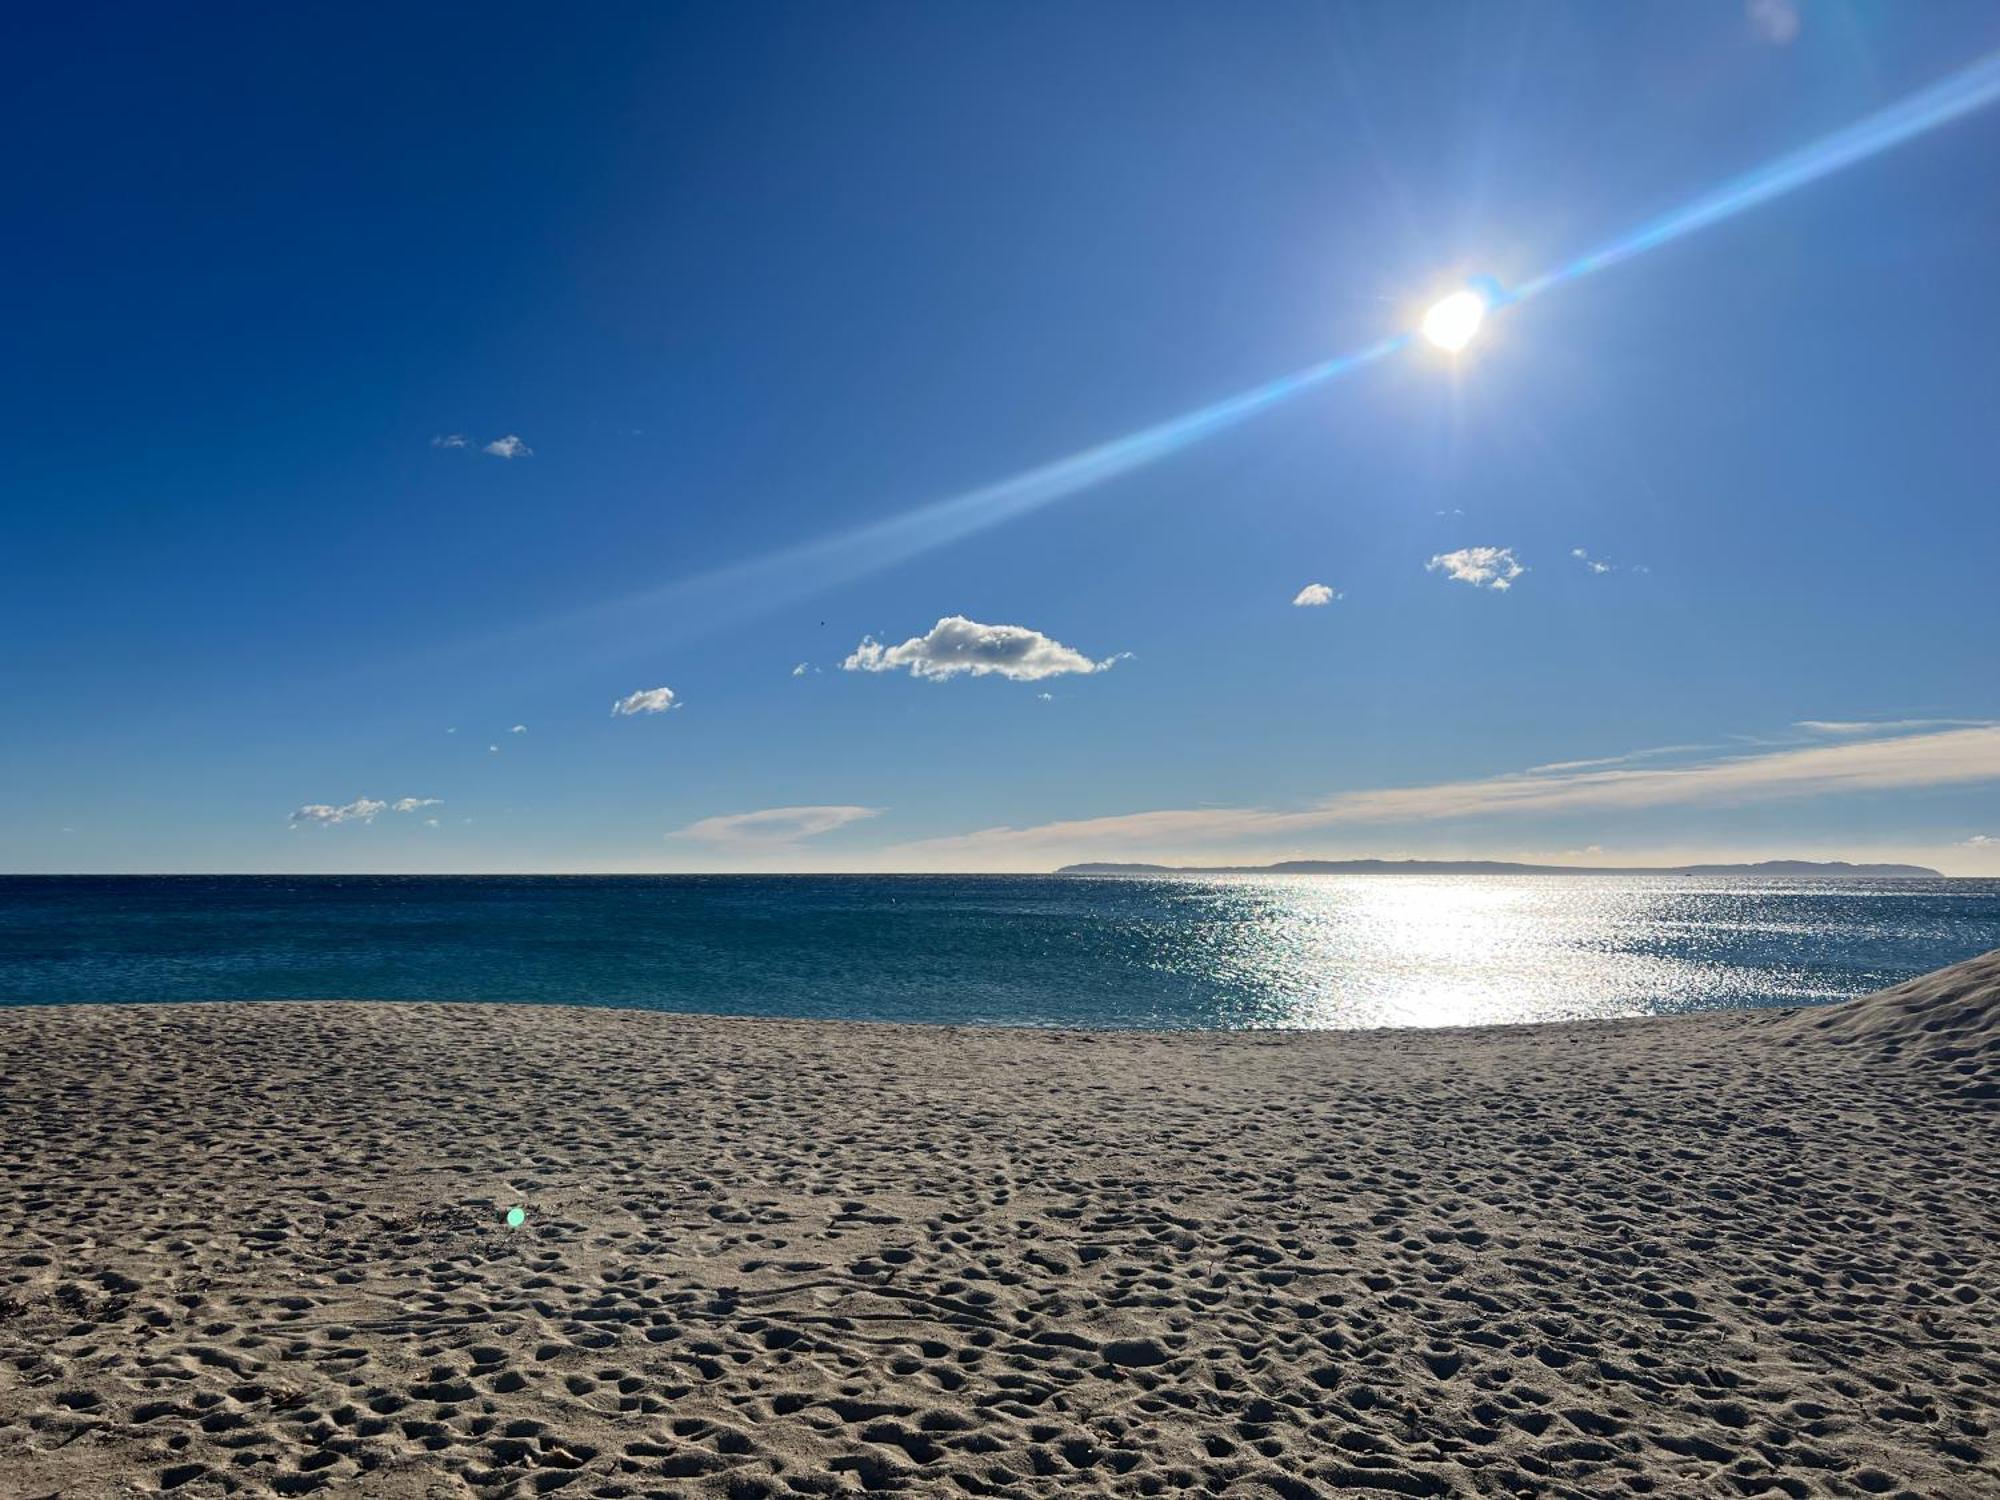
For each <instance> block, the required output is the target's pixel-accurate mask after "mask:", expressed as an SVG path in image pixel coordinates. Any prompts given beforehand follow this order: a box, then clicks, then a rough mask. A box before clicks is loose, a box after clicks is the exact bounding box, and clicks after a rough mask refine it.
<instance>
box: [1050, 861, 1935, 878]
mask: <svg viewBox="0 0 2000 1500" xmlns="http://www.w3.org/2000/svg"><path fill="white" fill-rule="evenodd" d="M1056 874H1058V875H1795V876H1803V875H1816V876H1819V877H1821V878H1825V879H1834V880H1913V879H1919V878H1922V877H1926V876H1931V877H1937V878H1942V872H1941V871H1938V870H1933V869H1931V868H1930V867H1929V866H1927V865H1851V864H1849V863H1848V862H1847V861H1846V860H1844V859H1830V860H1818V859H1765V860H1759V861H1758V862H1757V863H1755V864H1750V865H1516V864H1508V863H1507V862H1506V861H1504V860H1496V859H1288V860H1284V861H1282V862H1281V863H1278V864H1275V865H1120V864H1084V865H1064V866H1063V867H1062V868H1061V869H1060V870H1057V871H1056Z"/></svg>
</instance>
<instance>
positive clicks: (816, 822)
mask: <svg viewBox="0 0 2000 1500" xmlns="http://www.w3.org/2000/svg"><path fill="white" fill-rule="evenodd" d="M882 811H883V809H881V808H879V807H848V806H824V807H766V808H761V809H759V810H758V811H756V812H745V813H725V814H723V815H722V816H720V817H714V818H702V819H700V820H699V821H698V822H694V823H690V824H688V825H687V827H685V828H676V829H675V830H674V831H673V832H672V833H670V834H668V835H667V837H668V838H676V839H694V840H696V841H697V842H699V843H704V844H709V845H711V846H713V847H715V848H718V849H755V850H769V849H781V848H785V847H787V846H789V845H792V844H795V843H797V842H798V841H799V840H801V839H810V838H817V837H819V836H820V835H821V834H824V833H832V832H833V831H834V830H835V829H839V828H845V827H847V825H848V824H850V823H858V822H860V821H861V820H862V819H864V818H874V817H879V816H881V814H882Z"/></svg>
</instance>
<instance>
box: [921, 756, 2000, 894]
mask: <svg viewBox="0 0 2000 1500" xmlns="http://www.w3.org/2000/svg"><path fill="white" fill-rule="evenodd" d="M1638 758H1639V756H1637V755H1634V756H1630V757H1613V758H1611V759H1609V760H1607V761H1598V762H1584V763H1581V765H1579V766H1578V767H1577V768H1575V769H1556V768H1552V767H1541V768H1538V769H1537V770H1535V771H1532V772H1523V771H1515V772H1508V773H1504V774H1501V775H1494V776H1485V777H1476V778H1473V779H1470V780H1463V781H1445V782H1434V783H1430V784H1427V785H1418V786H1404V787H1383V788H1376V789H1369V790H1362V791H1351V792H1341V793H1338V794H1336V795H1333V796H1330V797H1327V798H1325V799H1323V800H1322V801H1320V802H1319V803H1318V804H1316V805H1314V806H1310V807H1306V808H1301V809H1297V810H1279V809H1271V808H1260V807H1185V808H1162V809H1158V810H1155V811H1146V812H1137V813H1120V814H1112V815H1110V816H1105V817H1096V818H1083V819H1076V820H1073V821H1069V822H1060V823H1045V824H1040V825H1036V826H1032V827H1027V828H987V829H981V830H978V831H976V832H973V833H968V834H962V835H957V836H952V837H945V838H938V839H926V840H922V841H919V842H917V843H913V844H907V845H904V846H901V848H900V849H897V850H894V851H891V852H892V853H896V854H902V855H907V856H909V857H912V858H915V859H919V860H921V861H922V862H924V863H926V864H929V863H934V862H936V861H937V860H938V859H939V858H944V859H947V860H958V859H965V860H971V861H976V862H978V863H981V864H991V865H1006V864H1017V865H1018V864H1022V863H1032V862H1034V861H1036V860H1038V859H1041V858H1044V857H1047V856H1050V855H1053V856H1055V857H1058V858H1063V857H1067V858H1083V859H1101V858H1105V857H1107V856H1108V854H1110V853H1113V852H1116V853H1119V854H1126V855H1129V854H1137V853H1140V852H1145V853H1148V854H1156V855H1161V854H1172V855H1175V856H1183V855H1185V854H1187V853H1189V852H1192V851H1195V850H1200V849H1213V848H1232V847H1233V848H1243V847H1246V846H1249V847H1267V848H1269V847H1278V848H1283V847H1289V846H1291V844H1292V843H1294V842H1295V841H1296V840H1298V839H1300V838H1301V837H1303V836H1306V835H1310V834H1316V833H1320V832H1323V831H1325V830H1327V829H1332V828H1342V827H1364V826H1366V827H1374V826H1395V825H1415V824H1427V823H1439V822H1446V821H1452V820H1459V819H1471V818H1489V817H1501V816H1513V815H1521V814H1535V815H1544V816H1548V815H1556V814H1562V813H1573V812H1581V811H1634V810H1641V809H1647V808H1663V807H1688V808H1702V809H1710V810H1713V809H1717V808H1723V807H1732V806H1739V805H1743V804H1747V803H1762V802H1772V801H1779V800H1788V799H1794V798H1803V797H1824V796H1838V795H1844V794H1851V793H1858V792H1877V791H1890V790H1896V789H1904V788H1916V787H1943V786H1964V785H1971V784H1974V783H1981V782H1994V781H2000V725H1982V726H1979V727H1976V728H1962V729H1943V730H1935V731H1930V732H1920V733H1914V734H1892V735H1882V736H1877V737H1873V738H1854V739H1844V740H1842V741H1840V742H1838V743H1834V744H1821V745H1807V746H1794V747H1791V748H1787V749H1782V750H1768V751H1763V752H1760V753H1757V754H1750V755H1732V756H1724V757H1717V758H1711V759H1708V760H1698V761H1692V762H1688V763H1685V764H1679V765H1666V766H1640V765H1627V764H1619V763H1618V762H1620V761H1625V760H1637V759H1638ZM1978 847H1985V846H1983V845H1982V846H1978Z"/></svg>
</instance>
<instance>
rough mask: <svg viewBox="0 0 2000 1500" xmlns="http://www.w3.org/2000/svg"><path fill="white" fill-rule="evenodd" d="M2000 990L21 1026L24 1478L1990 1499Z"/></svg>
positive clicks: (16, 1064)
mask: <svg viewBox="0 0 2000 1500" xmlns="http://www.w3.org/2000/svg"><path fill="white" fill-rule="evenodd" d="M1997 994H2000V954H1995V955H1989V956H1988V957H1987V958H1986V959H1984V960H1976V961H1975V962H1974V964H1972V965H1961V966H1960V967H1959V968H1958V969H1957V970H1949V971H1945V973H1944V975H1942V976H1934V977H1933V978H1932V979H1931V980H1929V981H1920V982H1919V983H1918V985H1914V986H1905V987H1903V988H1902V989H1900V990H1895V991H1889V992H1886V993H1885V994H1884V995H1882V996H1878V997H1872V998H1871V999H1868V1000H1863V1001H1856V1002H1853V1003H1852V1004H1850V1005H1847V1006H1842V1007H1837V1008H1835V1009H1832V1010H1829V1011H1825V1012H1751V1013H1740V1014H1731V1015H1709V1016H1697V1017H1688V1018H1684V1019H1673V1020H1656V1021H1642V1022H1631V1023H1615V1024H1596V1025H1589V1024H1586V1025H1576V1026H1548V1027H1536V1028H1509V1029H1500V1030H1490V1031H1481V1032H1384V1033H1374V1034H1357V1033H1334V1034H1326V1035H1297V1036H1269V1035H1264V1036H1212V1035H1209V1036H1204V1035H1166V1036H1152V1035H1135V1034H1097V1035H1091V1034H1081V1033H1023V1032H992V1031H956V1030H943V1029H924V1028H896V1027H861V1026H838V1025H818V1024H804V1023H799V1024H791V1023H779V1022H752V1021H725V1020H712V1019H689V1018H683V1017H673V1016H664V1015H651V1014H643V1013H633V1012H621V1011H591V1010H579V1009H554V1008H540V1007H509V1006H490V1007H489V1006H447V1005H407V1006H391V1005H359V1004H339V1005H317V1006H315V1005H298V1004H282V1005H281V1004H267V1005H214V1006H167V1007H144V1008H115V1007H72V1008H60V1009H57V1008H33V1007H30V1008H15V1009H6V1010H0V1494H4V1495H9V1496H13V1495H21V1496H27V1495H48V1494H60V1495H64V1496H95V1495H128V1494H151V1493H156V1492H171V1493H173V1494H175V1495H183V1496H207V1495H221V1494H234V1495H268V1494H281V1495H300V1494H311V1493H323V1494H326V1495H365V1496H382V1497H390V1496H397V1497H419V1496H453V1495H480V1496H488V1495H543V1494H551V1493H562V1494H565V1495H572V1496H592V1497H616V1496H642V1495H643V1496H666V1495H684V1496H703V1497H710V1496H713V1497H727V1500H755V1497H775V1496H788V1495H845V1494H859V1493H864V1492H900V1493H906V1494H913V1495H1016V1496H1042V1495H1059V1494H1079V1495H1082V1494H1089V1495H1121V1496H1122V1495H1182V1494H1185V1495H1201V1496H1276V1497H1279V1500H1307V1497H1313V1496H1331V1495H1336V1494H1342V1493H1350V1492H1352V1493H1357V1494H1376V1495H1386V1496H1396V1495H1410V1496H1460V1495H1462V1496H1488V1495H1492V1496H1519V1495H1536V1496H1539V1495H1567V1496H1606V1495H1625V1494H1633V1495H1646V1494H1650V1495H1758V1494H1765V1493H1772V1494H1781V1495H1790V1496H1806V1495H1875V1494H1891V1495H1920V1496H1977V1495H1993V1494H2000V1442H1996V1439H1995V1436H1994V1434H1993V1431H1992V1427H1993V1424H1994V1422H1995V1420H1996V1407H2000V1338H1996V1318H1995V1288H1996V1285H2000V1275H1996V1271H2000V1254H1996V1243H2000V1162H1996V1155H2000V1153H1996V1151H1995V1145H1996V1137H2000V1132H1996V1130H1995V1128H1994V1126H1995V1120H1996V1116H1995V1113H1994V1098H1995V1093H1996V1090H1995V1087H1994V1084H1995V1067H1996V1062H1997V1061H2000V1053H1997V1052H1996V1044H1995V1036H1996V1024H1995V1019H1994V1018H1995V1015H1996V1013H2000V1001H1996V995H1997ZM515 1204H519V1205H521V1206H523V1207H524V1208H525V1209H526V1211H527V1215H528V1217H527V1221H526V1223H525V1224H524V1225H523V1226H522V1227H521V1228H519V1229H510V1228H508V1227H507V1226H506V1224H505V1223H504V1221H503V1215H504V1214H505V1212H506V1210H507V1209H508V1208H509V1207H510V1206H513V1205H515Z"/></svg>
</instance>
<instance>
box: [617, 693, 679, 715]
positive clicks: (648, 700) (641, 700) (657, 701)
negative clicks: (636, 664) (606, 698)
mask: <svg viewBox="0 0 2000 1500" xmlns="http://www.w3.org/2000/svg"><path fill="white" fill-rule="evenodd" d="M680 706H681V705H680V702H679V700H678V699H676V698H675V697H674V690H673V689H672V688H669V687H656V688H641V689H640V690H639V691H638V692H636V693H627V694H626V695H625V696H624V697H623V698H620V699H619V700H618V701H617V702H616V703H614V704H612V705H611V716H612V717H613V718H614V719H624V718H630V717H631V716H632V715H633V714H663V713H665V712H666V711H667V710H668V709H670V708H679V707H680Z"/></svg>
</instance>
